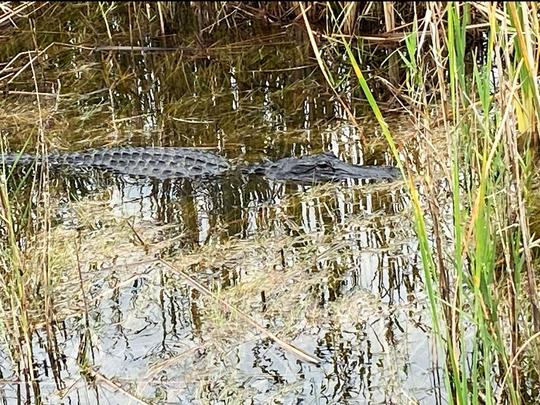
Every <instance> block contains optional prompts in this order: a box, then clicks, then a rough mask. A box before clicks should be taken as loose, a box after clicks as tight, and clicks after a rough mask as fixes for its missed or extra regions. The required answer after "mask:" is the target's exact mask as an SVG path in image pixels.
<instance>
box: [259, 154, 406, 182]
mask: <svg viewBox="0 0 540 405" xmlns="http://www.w3.org/2000/svg"><path fill="white" fill-rule="evenodd" d="M249 173H255V174H261V175H264V176H265V177H267V178H269V179H274V180H294V181H301V182H320V181H338V180H343V179H363V180H383V179H388V180H394V179H397V178H399V177H400V172H399V170H398V169H397V168H395V167H392V166H361V165H353V164H349V163H346V162H343V161H342V160H340V159H338V158H337V157H336V155H334V154H333V153H332V152H325V153H321V154H318V155H309V156H302V157H300V158H296V157H290V158H284V159H280V160H277V161H275V162H267V163H263V164H260V165H256V166H252V167H251V168H250V170H249Z"/></svg>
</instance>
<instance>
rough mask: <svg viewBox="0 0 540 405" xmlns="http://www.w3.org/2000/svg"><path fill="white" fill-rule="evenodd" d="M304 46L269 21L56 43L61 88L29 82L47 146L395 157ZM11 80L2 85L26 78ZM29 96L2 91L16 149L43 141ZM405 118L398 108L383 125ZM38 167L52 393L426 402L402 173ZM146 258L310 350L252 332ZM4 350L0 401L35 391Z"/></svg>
mask: <svg viewBox="0 0 540 405" xmlns="http://www.w3.org/2000/svg"><path fill="white" fill-rule="evenodd" d="M261 35H262V34H261ZM68 36H69V35H68ZM71 40H72V43H80V42H81V41H80V38H78V37H77V36H76V35H75V34H73V36H72V38H71ZM65 42H66V43H69V42H70V39H69V38H68V39H65ZM144 45H148V44H144ZM308 49H309V48H308V47H307V44H302V45H300V44H297V43H296V42H295V40H294V39H292V38H290V37H288V36H286V35H281V34H280V35H274V36H273V37H268V36H265V37H263V36H260V37H259V39H258V38H257V37H252V38H250V42H246V43H242V44H241V46H237V47H230V48H224V49H222V50H220V51H219V52H218V51H215V52H213V53H212V56H211V57H208V58H205V57H193V56H189V55H187V56H186V55H182V54H181V53H178V52H176V53H173V52H162V53H152V52H90V51H88V50H85V49H78V48H69V47H63V46H60V45H58V46H55V47H53V48H52V49H51V51H50V56H49V57H48V58H45V59H43V60H42V62H41V63H40V64H39V71H40V72H41V73H42V76H40V78H41V81H40V83H39V85H40V91H42V92H43V93H49V92H50V93H54V92H56V91H58V89H59V88H60V89H61V90H60V94H61V96H60V97H54V96H53V95H51V96H49V95H43V96H42V97H41V103H42V109H43V111H42V121H43V123H44V128H45V138H46V139H47V142H48V147H49V148H50V149H85V148H89V147H97V146H108V145H112V144H115V145H116V144H119V145H137V146H145V145H159V146H193V147H199V148H209V149H211V150H213V151H215V152H216V153H219V154H222V155H224V156H226V157H228V158H230V159H232V160H236V161H240V160H245V161H258V160H263V159H276V158H281V157H286V156H301V155H304V154H309V153H318V152H321V151H334V152H335V153H336V154H337V155H338V156H340V157H341V158H342V159H344V160H346V161H348V162H351V163H358V164H362V163H366V164H392V161H391V158H390V156H389V154H388V153H387V152H386V151H385V149H384V143H383V142H382V138H381V137H380V135H379V134H378V131H377V129H376V127H375V126H374V125H373V124H372V123H370V122H371V121H370V120H369V118H368V117H369V113H368V112H367V110H366V113H365V114H364V115H363V114H362V112H361V110H360V109H361V108H362V107H360V105H359V104H354V103H353V105H356V108H357V109H356V111H355V113H356V115H357V116H359V117H362V116H365V117H366V118H365V120H364V121H365V127H364V128H362V130H357V129H355V128H354V127H353V126H352V125H350V124H349V123H348V122H347V120H346V119H345V117H346V115H345V113H344V112H343V110H342V108H341V106H340V104H339V103H338V102H337V101H336V100H334V99H333V96H332V94H331V93H330V92H329V91H326V90H325V89H326V88H327V87H326V85H324V80H323V78H322V76H321V75H320V74H319V73H318V68H317V66H315V65H314V64H313V61H312V60H311V59H310V58H309V51H308ZM337 71H338V72H339V71H340V69H337ZM343 71H344V70H343ZM338 78H339V74H338ZM341 78H345V74H344V73H343V74H342V77H341ZM23 79H24V75H22V77H21V80H18V81H17V82H16V83H12V84H11V85H10V86H11V88H18V89H19V90H23V89H25V88H27V89H28V90H30V91H32V86H33V83H32V82H31V81H25V80H23ZM32 103H35V96H20V95H19V96H15V95H12V96H10V97H8V98H6V99H5V100H4V101H3V102H2V109H3V112H4V114H5V115H6V116H7V117H9V112H10V111H15V110H16V111H19V112H20V114H22V115H23V116H26V119H27V121H25V122H23V120H22V118H21V117H20V116H17V117H12V118H7V119H6V125H5V127H4V129H3V130H2V135H3V136H4V139H5V140H6V143H7V144H8V145H9V148H10V149H12V150H19V149H20V147H21V145H23V144H24V142H25V141H26V140H27V139H28V137H30V146H29V148H32V145H33V144H35V137H32V136H33V135H32V134H35V133H36V128H37V124H36V121H38V119H37V118H36V117H37V115H36V107H35V104H34V105H32ZM30 117H34V118H36V120H34V119H32V118H30ZM406 128H407V124H406V123H404V124H400V119H399V117H397V118H396V121H395V129H396V130H397V131H399V130H401V129H403V130H406ZM50 179H51V183H50V190H51V196H52V198H53V199H54V200H55V201H56V202H57V204H55V205H54V211H53V224H54V228H53V231H52V237H53V242H52V253H51V257H52V269H53V270H54V271H55V274H56V276H55V277H54V283H53V284H54V288H55V295H54V298H53V301H54V304H55V312H56V321H57V322H56V323H55V326H54V328H53V329H52V332H53V333H52V334H51V333H47V331H46V330H44V329H40V330H38V331H37V332H36V334H35V336H34V343H35V346H34V358H35V360H34V364H35V367H36V370H37V375H38V376H39V390H40V391H39V395H40V396H41V398H42V400H44V401H45V402H47V403H65V404H93V403H136V400H135V397H137V398H139V399H140V400H141V401H143V402H149V403H253V404H259V403H261V404H262V403H276V404H296V403H308V404H312V403H313V404H315V403H316V404H328V403H335V404H347V403H350V404H357V403H396V404H398V403H399V404H401V403H407V402H409V401H419V402H422V403H432V402H437V400H436V399H435V398H438V397H439V395H440V393H437V392H435V391H436V389H435V387H440V386H441V382H440V381H439V380H438V379H439V375H438V374H437V370H438V369H437V365H436V364H434V363H433V362H434V360H433V359H434V357H433V356H432V350H433V349H432V347H431V345H430V342H429V324H430V322H429V311H428V309H427V307H426V304H425V302H424V295H425V293H424V291H423V285H422V279H421V271H420V269H419V268H418V266H419V263H420V260H419V257H418V252H417V246H416V239H415V236H414V230H413V228H412V223H411V214H410V212H409V201H408V197H407V194H406V192H405V191H404V187H403V185H402V184H400V183H399V182H398V183H392V184H390V183H379V184H367V183H361V182H358V181H348V182H342V183H338V184H325V185H313V186H306V185H297V184H290V183H279V182H271V181H269V180H266V179H264V178H248V177H242V176H239V175H237V176H230V177H226V178H223V179H219V180H212V181H188V180H181V181H172V180H165V181H158V180H148V179H147V180H143V179H132V178H127V177H119V176H112V175H107V174H102V173H86V174H84V175H83V174H76V175H73V174H71V173H64V172H61V173H57V172H53V171H52V172H51V173H50ZM23 192H24V190H23ZM26 192H27V193H28V194H29V193H30V190H27V191H26ZM55 249H57V250H55ZM156 257H163V258H165V259H166V260H167V261H169V262H170V263H172V264H173V265H174V266H175V267H176V268H177V269H179V270H182V271H184V272H186V273H187V274H189V276H191V277H193V278H194V279H196V280H197V281H199V282H200V283H202V284H203V285H205V286H207V287H209V288H210V289H211V290H212V291H213V292H214V293H216V294H217V295H218V296H219V298H220V299H223V300H225V301H226V302H228V303H229V304H231V305H234V306H237V307H238V308H240V309H241V310H242V311H244V312H245V313H247V314H248V315H249V316H250V317H252V319H253V320H254V321H256V322H258V323H259V324H261V325H262V326H264V327H265V328H267V329H268V330H270V331H272V332H273V333H274V334H276V335H278V336H279V337H280V338H282V339H284V340H286V341H288V342H289V343H291V344H293V345H295V346H296V347H298V348H300V349H302V350H303V351H305V352H307V353H308V354H310V355H312V356H314V357H316V358H317V359H318V360H319V361H320V364H319V365H314V364H310V363H307V362H305V361H302V360H300V359H299V358H298V356H296V355H295V354H294V353H292V352H290V351H288V350H286V349H284V348H283V347H281V346H279V345H278V344H276V343H275V342H273V341H272V340H271V339H269V338H268V337H266V336H264V335H261V334H260V333H258V332H257V331H256V330H255V329H254V328H253V327H252V326H250V325H249V324H247V323H246V322H245V320H243V319H241V318H239V317H237V316H235V315H234V313H232V312H231V311H229V310H227V309H226V308H224V307H223V306H222V305H221V304H220V303H219V302H216V301H215V300H214V299H213V298H211V297H208V296H205V295H204V294H201V292H200V291H198V290H197V289H195V288H193V287H192V286H191V285H190V284H189V283H187V282H186V279H185V277H183V276H182V275H181V274H179V273H177V272H175V271H171V270H170V269H168V268H166V267H164V266H163V265H162V264H160V263H159V262H157V261H156V260H155V259H156ZM75 264H76V265H75ZM78 269H80V271H81V274H82V280H83V281H82V283H81V282H80V280H79V278H78V276H77V271H78ZM81 284H82V287H81ZM83 296H84V297H86V304H85V301H84V300H83ZM85 306H86V307H87V309H88V315H89V317H88V319H87V320H86V319H85V317H84V313H85ZM1 356H2V357H1V359H0V367H1V372H2V378H3V379H4V383H3V394H4V397H5V398H6V403H15V402H14V401H16V400H17V399H18V400H20V401H23V402H24V401H25V400H26V399H28V398H34V399H35V398H36V392H35V391H32V389H31V388H30V386H27V385H25V384H22V383H21V382H18V381H17V374H16V372H15V370H16V367H15V364H14V363H13V362H12V361H11V360H10V359H9V356H8V351H6V350H4V351H2V354H1ZM83 364H84V365H85V366H87V367H89V368H90V369H91V370H93V371H88V368H86V369H85V368H84V367H82V365H83ZM82 370H86V371H85V372H84V373H83V372H82ZM434 370H435V371H434Z"/></svg>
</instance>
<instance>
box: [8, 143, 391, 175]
mask: <svg viewBox="0 0 540 405" xmlns="http://www.w3.org/2000/svg"><path fill="white" fill-rule="evenodd" d="M36 161H37V162H39V160H37V159H36V156H35V155H31V154H17V153H8V154H4V155H3V156H1V157H0V164H5V165H6V166H11V165H13V164H17V165H28V164H32V163H34V162H36ZM47 162H48V164H49V165H50V166H53V167H54V166H68V167H75V168H96V169H103V170H107V171H112V172H114V173H117V174H124V175H131V176H137V177H154V178H159V179H168V178H199V177H215V176H220V175H224V174H226V173H228V172H231V171H232V170H233V169H234V167H233V165H231V163H230V162H229V161H228V160H227V159H225V158H224V157H222V156H219V155H217V154H215V153H212V152H209V151H205V150H199V149H194V148H186V147H135V146H128V147H117V148H102V149H88V150H83V151H79V152H66V153H51V154H49V155H48V157H47ZM239 169H240V171H241V172H243V173H247V174H258V175H263V176H265V177H267V178H269V179H274V180H292V181H301V182H310V181H312V182H317V181H336V180H342V179H348V178H353V179H365V180H383V179H386V180H394V179H397V178H399V177H400V172H399V170H398V169H397V168H395V167H393V166H364V165H353V164H349V163H346V162H344V161H342V160H340V159H338V158H337V157H336V156H335V155H334V154H333V153H332V152H324V153H320V154H317V155H306V156H302V157H298V158H297V157H288V158H283V159H279V160H277V161H273V162H272V161H271V162H265V163H257V164H252V165H248V166H245V167H239Z"/></svg>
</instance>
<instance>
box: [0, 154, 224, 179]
mask: <svg viewBox="0 0 540 405" xmlns="http://www.w3.org/2000/svg"><path fill="white" fill-rule="evenodd" d="M2 159H3V162H4V163H5V164H6V165H12V164H13V163H15V162H17V163H18V164H23V165H24V164H29V163H32V162H34V161H35V157H34V156H33V155H25V154H23V155H17V154H7V155H4V156H3V157H2ZM2 159H0V163H1V162H2ZM48 162H49V165H51V166H68V167H75V168H77V167H78V168H99V169H103V170H108V171H111V172H114V173H118V174H126V175H132V176H141V177H156V178H192V177H209V176H217V175H220V174H223V173H225V172H227V171H228V170H230V167H231V166H230V164H229V163H228V162H227V160H226V159H225V158H223V157H221V156H218V155H215V154H213V153H210V152H205V151H201V150H195V149H191V148H170V147H167V148H162V147H125V148H111V149H90V150H85V151H81V152H70V153H53V154H50V155H49V156H48Z"/></svg>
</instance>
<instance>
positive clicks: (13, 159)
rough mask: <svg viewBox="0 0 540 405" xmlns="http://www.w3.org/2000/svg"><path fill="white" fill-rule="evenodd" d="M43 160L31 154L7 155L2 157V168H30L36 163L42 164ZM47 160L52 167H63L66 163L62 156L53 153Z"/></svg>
mask: <svg viewBox="0 0 540 405" xmlns="http://www.w3.org/2000/svg"><path fill="white" fill-rule="evenodd" d="M41 160H42V158H41V157H37V156H36V155H33V154H29V153H6V154H4V155H0V168H1V167H2V166H4V165H5V166H7V167H13V166H29V165H31V164H34V163H40V162H41ZM47 160H48V163H49V164H50V165H61V164H63V163H64V162H63V160H64V159H62V155H59V154H52V153H51V154H50V155H49V156H48V159H47Z"/></svg>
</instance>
